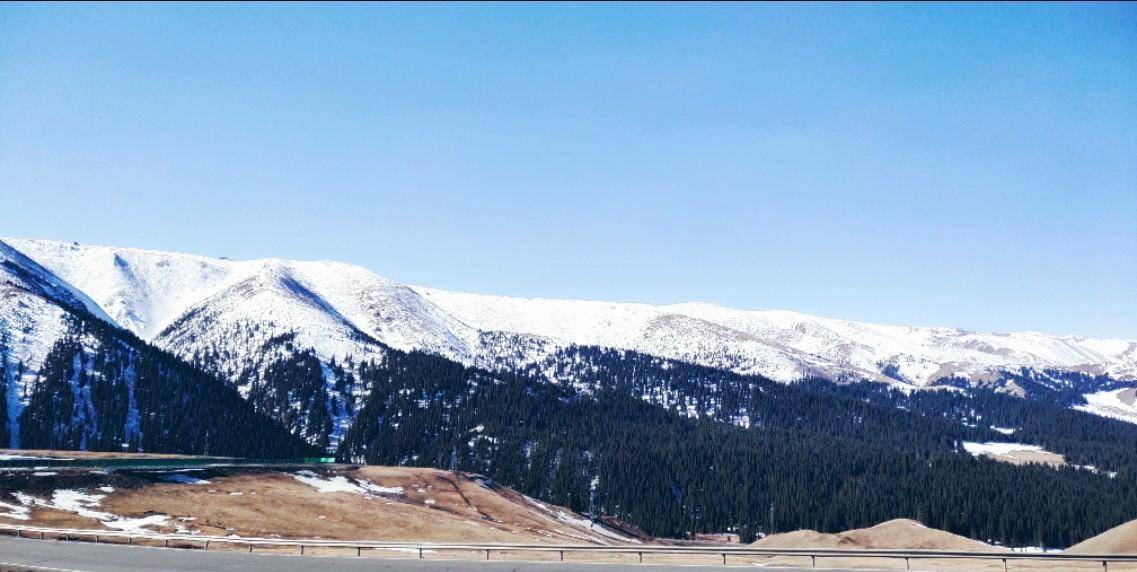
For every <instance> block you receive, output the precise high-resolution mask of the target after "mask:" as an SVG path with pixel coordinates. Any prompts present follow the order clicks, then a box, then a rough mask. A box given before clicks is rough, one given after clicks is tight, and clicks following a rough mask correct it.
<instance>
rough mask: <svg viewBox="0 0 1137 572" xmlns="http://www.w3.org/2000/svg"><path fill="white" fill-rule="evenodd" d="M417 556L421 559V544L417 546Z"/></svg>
mask: <svg viewBox="0 0 1137 572" xmlns="http://www.w3.org/2000/svg"><path fill="white" fill-rule="evenodd" d="M418 557H419V559H420V560H421V559H422V547H421V546H419V547H418Z"/></svg>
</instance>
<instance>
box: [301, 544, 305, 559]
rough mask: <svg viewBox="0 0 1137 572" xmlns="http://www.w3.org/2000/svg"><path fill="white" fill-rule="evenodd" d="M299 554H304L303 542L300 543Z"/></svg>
mask: <svg viewBox="0 0 1137 572" xmlns="http://www.w3.org/2000/svg"><path fill="white" fill-rule="evenodd" d="M300 555H301V556H304V545H303V544H301V545H300Z"/></svg>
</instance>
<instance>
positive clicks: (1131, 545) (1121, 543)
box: [1066, 520, 1137, 554]
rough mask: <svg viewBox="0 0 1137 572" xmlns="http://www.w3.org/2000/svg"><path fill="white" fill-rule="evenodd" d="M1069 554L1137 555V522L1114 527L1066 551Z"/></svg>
mask: <svg viewBox="0 0 1137 572" xmlns="http://www.w3.org/2000/svg"><path fill="white" fill-rule="evenodd" d="M1066 552H1067V553H1070V554H1137V520H1131V521H1129V522H1127V523H1125V524H1122V525H1120V526H1115V527H1113V528H1111V529H1109V530H1107V531H1105V532H1103V533H1101V534H1099V535H1097V536H1095V537H1093V538H1089V539H1087V540H1083V541H1081V542H1079V543H1077V544H1075V545H1073V546H1071V547H1070V548H1069V549H1067V550H1066Z"/></svg>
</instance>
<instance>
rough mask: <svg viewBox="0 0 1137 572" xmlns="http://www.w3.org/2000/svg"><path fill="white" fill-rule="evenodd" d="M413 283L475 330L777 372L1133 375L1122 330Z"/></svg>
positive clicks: (935, 376)
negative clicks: (985, 325) (855, 316)
mask: <svg viewBox="0 0 1137 572" xmlns="http://www.w3.org/2000/svg"><path fill="white" fill-rule="evenodd" d="M415 290H416V291H418V292H419V293H421V294H423V296H425V297H426V298H427V299H429V300H430V301H432V302H434V303H435V304H437V305H438V306H439V307H441V308H443V309H444V310H446V311H448V312H450V313H451V314H453V315H455V316H457V317H458V318H459V319H461V320H463V321H464V322H465V323H467V324H470V325H472V326H474V327H477V328H480V329H482V330H493V331H505V332H516V333H523V334H529V335H536V336H542V337H546V338H551V339H554V340H561V341H564V342H566V343H572V344H578V345H598V346H606V347H613V348H619V349H629V350H636V351H640V352H643V353H648V354H652V355H659V356H663V357H669V358H673V359H679V360H683V361H689V362H693V363H698V364H701V365H708V366H712V367H721V368H726V369H731V370H734V371H737V372H740V373H759V374H762V375H765V376H766V377H770V378H772V379H777V380H779V381H792V380H794V379H798V378H800V377H803V376H805V375H809V374H819V375H823V376H826V377H830V378H841V377H856V378H863V379H870V380H876V381H903V382H906V383H910V384H913V385H918V386H925V385H929V384H933V383H935V382H936V381H938V380H939V379H942V378H949V377H970V378H972V379H974V380H976V381H981V380H983V379H984V378H989V377H991V376H992V375H993V374H997V372H998V371H1000V370H1017V369H1019V368H1022V367H1027V368H1035V369H1064V370H1069V371H1081V372H1087V373H1100V374H1108V375H1110V376H1112V377H1114V378H1117V379H1135V378H1137V342H1134V341H1129V340H1116V339H1095V338H1080V337H1057V336H1049V335H1045V334H1037V333H1030V332H1025V333H1009V334H1002V333H990V334H984V333H976V332H969V331H966V330H958V329H950V328H923V327H906V326H883V325H877V324H866V323H860V322H850V321H846V320H835V319H829V318H818V317H814V316H807V315H805V314H799V313H796V312H788V311H781V310H771V311H743V310H733V309H730V308H724V307H722V306H717V305H714V304H674V305H666V306H653V305H649V304H617V303H610V302H590V301H583V300H548V299H542V298H511V297H504V296H489V295H480V294H463V293H457V292H448V291H444V290H437V289H432V288H424V287H416V288H415Z"/></svg>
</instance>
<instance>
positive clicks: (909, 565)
mask: <svg viewBox="0 0 1137 572" xmlns="http://www.w3.org/2000/svg"><path fill="white" fill-rule="evenodd" d="M904 569H905V570H911V569H912V565H911V564H910V563H909V562H908V557H907V556H905V557H904Z"/></svg>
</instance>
